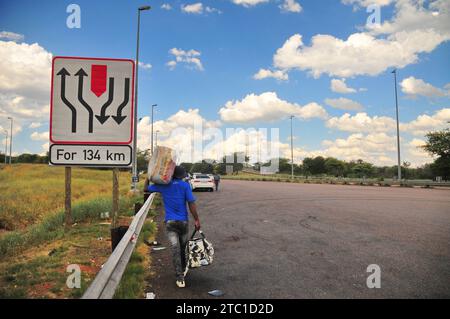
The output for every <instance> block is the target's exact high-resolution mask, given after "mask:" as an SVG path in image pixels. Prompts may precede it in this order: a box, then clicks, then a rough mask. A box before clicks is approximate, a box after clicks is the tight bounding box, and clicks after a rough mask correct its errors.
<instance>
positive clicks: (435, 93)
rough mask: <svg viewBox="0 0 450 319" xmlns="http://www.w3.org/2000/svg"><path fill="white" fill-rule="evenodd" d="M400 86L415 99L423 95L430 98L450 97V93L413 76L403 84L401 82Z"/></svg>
mask: <svg viewBox="0 0 450 319" xmlns="http://www.w3.org/2000/svg"><path fill="white" fill-rule="evenodd" d="M400 86H401V88H402V92H403V93H405V94H407V95H410V96H413V97H414V96H417V95H422V96H425V97H428V98H434V97H443V96H445V95H448V92H445V91H444V90H441V89H439V88H436V87H434V86H433V85H431V84H429V83H426V82H425V81H424V80H422V79H416V78H415V77H413V76H410V77H408V78H406V79H404V80H403V81H402V82H400Z"/></svg>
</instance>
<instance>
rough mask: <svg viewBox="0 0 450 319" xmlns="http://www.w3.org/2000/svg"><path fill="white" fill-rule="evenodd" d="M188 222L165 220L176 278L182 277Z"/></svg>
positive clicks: (184, 265) (184, 267) (184, 264)
mask: <svg viewBox="0 0 450 319" xmlns="http://www.w3.org/2000/svg"><path fill="white" fill-rule="evenodd" d="M188 231H189V224H188V222H185V221H179V220H168V221H166V234H167V238H168V239H169V242H170V248H171V249H172V260H173V265H174V267H175V275H176V277H177V280H181V279H183V278H184V270H185V269H186V244H187V241H188Z"/></svg>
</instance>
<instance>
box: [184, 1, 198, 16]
mask: <svg viewBox="0 0 450 319" xmlns="http://www.w3.org/2000/svg"><path fill="white" fill-rule="evenodd" d="M181 11H183V12H185V13H191V14H202V13H203V3H201V2H197V3H192V4H185V5H181Z"/></svg>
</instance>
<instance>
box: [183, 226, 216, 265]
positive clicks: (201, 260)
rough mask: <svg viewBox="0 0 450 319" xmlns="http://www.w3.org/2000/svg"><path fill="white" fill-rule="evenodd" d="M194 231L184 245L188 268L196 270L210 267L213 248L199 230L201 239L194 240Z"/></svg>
mask: <svg viewBox="0 0 450 319" xmlns="http://www.w3.org/2000/svg"><path fill="white" fill-rule="evenodd" d="M196 232H197V231H196V230H194V233H193V234H192V236H191V239H190V240H189V241H188V243H187V245H186V260H187V266H188V267H189V268H198V267H202V266H208V265H211V264H212V262H213V259H214V248H213V246H212V244H211V243H210V242H209V241H207V240H206V238H205V235H204V234H203V232H202V231H201V230H200V231H199V234H200V235H201V237H196V238H194V236H195V234H196Z"/></svg>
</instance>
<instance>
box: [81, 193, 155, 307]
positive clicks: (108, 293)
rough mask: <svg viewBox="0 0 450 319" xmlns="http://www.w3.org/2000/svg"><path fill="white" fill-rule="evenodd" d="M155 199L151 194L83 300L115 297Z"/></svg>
mask: <svg viewBox="0 0 450 319" xmlns="http://www.w3.org/2000/svg"><path fill="white" fill-rule="evenodd" d="M154 198H155V193H153V194H151V195H150V197H149V198H148V199H147V200H146V201H145V203H144V205H143V206H142V208H141V209H140V210H139V212H138V213H137V214H136V216H135V217H134V218H133V221H132V222H131V224H130V227H129V228H128V231H127V232H126V233H125V235H124V236H123V238H122V239H121V240H120V242H119V244H118V245H117V247H116V249H115V250H114V251H113V253H112V254H111V256H109V258H108V260H107V261H106V262H105V264H104V265H103V267H102V269H100V271H99V273H98V274H97V276H96V277H95V279H94V281H93V282H92V283H91V285H90V286H89V288H88V289H87V290H86V292H85V293H84V295H83V297H82V299H111V298H113V297H114V293H115V292H116V289H117V287H118V286H119V283H120V280H121V279H122V275H123V273H124V271H125V268H126V267H127V265H128V262H129V261H130V257H131V254H132V252H133V250H134V247H135V246H136V242H137V240H138V237H139V234H140V233H141V230H142V226H143V225H144V222H145V219H146V218H147V214H148V211H149V210H150V207H151V205H152V203H153V199H154Z"/></svg>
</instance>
